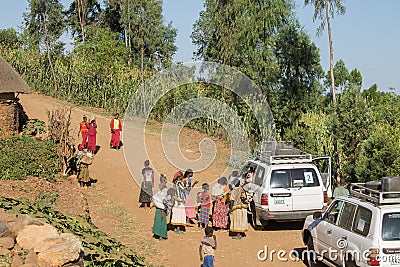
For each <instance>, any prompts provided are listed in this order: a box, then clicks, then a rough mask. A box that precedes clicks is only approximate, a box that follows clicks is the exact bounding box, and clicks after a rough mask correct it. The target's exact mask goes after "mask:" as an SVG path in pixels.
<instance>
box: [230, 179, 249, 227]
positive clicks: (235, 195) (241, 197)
mask: <svg viewBox="0 0 400 267" xmlns="http://www.w3.org/2000/svg"><path fill="white" fill-rule="evenodd" d="M229 199H230V200H231V201H233V207H232V209H231V215H230V219H231V225H230V229H229V230H230V231H231V232H234V233H243V232H246V231H247V230H248V223H247V196H246V192H245V191H244V189H243V188H242V187H241V186H238V187H235V188H234V189H233V190H232V191H231V194H230V196H229Z"/></svg>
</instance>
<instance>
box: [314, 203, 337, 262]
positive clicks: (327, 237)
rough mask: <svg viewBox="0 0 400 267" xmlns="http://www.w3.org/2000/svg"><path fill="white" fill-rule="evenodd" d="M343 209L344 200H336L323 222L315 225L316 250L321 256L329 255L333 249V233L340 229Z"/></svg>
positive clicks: (325, 214) (324, 216)
mask: <svg viewBox="0 0 400 267" xmlns="http://www.w3.org/2000/svg"><path fill="white" fill-rule="evenodd" d="M342 207H343V200H335V201H334V202H332V204H331V205H330V206H329V208H328V210H327V211H326V212H325V213H324V214H323V217H322V220H321V221H320V222H319V223H318V224H315V227H316V237H315V240H314V247H315V250H316V251H317V252H318V253H319V254H323V255H325V256H326V255H327V252H328V251H329V250H330V248H331V243H332V233H333V232H334V231H336V228H337V227H338V226H337V225H338V220H339V215H340V212H341V208H342Z"/></svg>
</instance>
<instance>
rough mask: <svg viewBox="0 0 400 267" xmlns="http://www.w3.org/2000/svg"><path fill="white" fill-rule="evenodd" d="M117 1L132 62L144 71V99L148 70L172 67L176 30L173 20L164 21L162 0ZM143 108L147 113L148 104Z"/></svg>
mask: <svg viewBox="0 0 400 267" xmlns="http://www.w3.org/2000/svg"><path fill="white" fill-rule="evenodd" d="M117 4H119V5H120V10H121V20H120V22H121V25H122V27H123V29H125V31H126V38H127V39H128V47H129V50H130V53H129V63H130V62H131V61H132V60H133V61H134V63H136V64H137V65H139V66H140V70H141V73H142V94H143V100H144V99H145V97H144V95H145V88H144V76H145V70H149V69H160V68H162V67H168V66H170V64H171V63H172V56H173V55H174V53H175V51H176V46H175V44H174V42H175V37H176V30H175V29H174V28H172V25H171V23H169V24H168V25H165V24H164V23H163V16H162V1H161V0H148V1H143V0H141V1H136V0H125V1H119V2H118V3H117ZM136 55H140V56H139V57H137V56H136ZM143 104H144V103H143ZM143 108H144V114H147V110H146V106H145V105H143Z"/></svg>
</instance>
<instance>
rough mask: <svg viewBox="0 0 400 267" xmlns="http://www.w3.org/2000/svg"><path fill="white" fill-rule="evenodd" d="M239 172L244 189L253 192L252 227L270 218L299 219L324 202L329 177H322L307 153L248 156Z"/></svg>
mask: <svg viewBox="0 0 400 267" xmlns="http://www.w3.org/2000/svg"><path fill="white" fill-rule="evenodd" d="M241 173H242V177H243V179H245V180H246V181H247V184H246V185H245V186H244V189H245V190H246V191H247V192H249V193H251V194H252V195H253V201H252V202H251V203H250V207H249V208H250V211H251V213H252V224H253V227H254V228H255V229H262V228H264V226H266V225H267V223H268V222H269V221H270V220H274V221H301V220H304V219H305V218H306V217H307V216H308V215H310V214H313V213H314V212H315V211H322V210H323V208H324V207H325V206H326V203H327V200H328V193H327V191H328V190H327V185H326V183H328V184H330V179H328V182H327V181H326V180H325V181H324V179H323V178H322V176H321V173H320V172H319V170H318V168H317V167H316V165H315V164H314V161H313V159H312V158H311V155H310V154H300V155H297V154H295V155H275V156H270V157H268V158H264V159H257V160H249V161H248V163H247V165H246V166H245V167H244V168H243V170H242V172H241ZM249 173H251V175H250V177H249V175H248V174H249Z"/></svg>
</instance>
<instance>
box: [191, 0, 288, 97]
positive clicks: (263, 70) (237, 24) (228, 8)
mask: <svg viewBox="0 0 400 267" xmlns="http://www.w3.org/2000/svg"><path fill="white" fill-rule="evenodd" d="M292 7H293V6H292V5H291V4H290V3H289V2H288V1H285V0H261V1H255V2H249V1H245V0H236V1H222V0H206V1H205V4H204V10H203V11H201V12H200V17H199V19H198V20H197V21H196V22H195V24H194V25H193V32H192V36H191V37H192V42H193V44H194V45H195V46H196V47H197V50H196V51H195V53H194V57H195V58H196V59H203V60H206V61H213V62H218V63H221V64H226V65H229V66H233V67H236V68H238V69H239V70H240V71H242V72H244V73H245V74H246V75H248V76H249V77H250V78H252V79H253V80H254V81H256V83H257V84H258V85H259V86H260V87H261V88H262V89H263V90H264V92H265V94H266V95H267V97H268V98H269V97H270V95H269V92H270V90H271V89H273V88H274V85H275V84H276V80H275V79H276V77H277V72H278V71H279V68H278V66H277V64H276V60H275V58H274V53H273V46H274V41H275V39H274V38H275V35H276V33H277V31H278V30H279V29H280V28H281V27H282V26H284V25H286V24H288V22H289V20H290V17H291V15H292Z"/></svg>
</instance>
